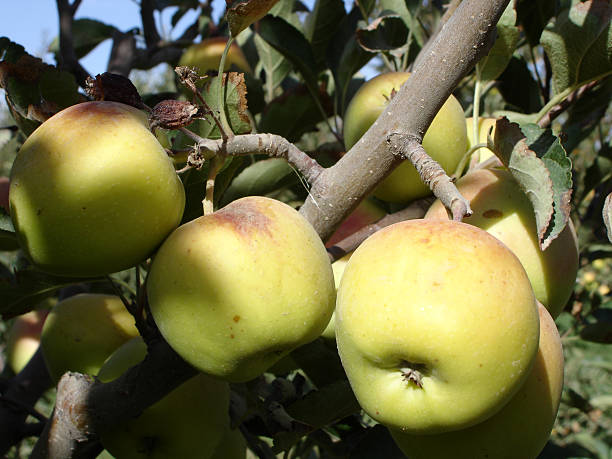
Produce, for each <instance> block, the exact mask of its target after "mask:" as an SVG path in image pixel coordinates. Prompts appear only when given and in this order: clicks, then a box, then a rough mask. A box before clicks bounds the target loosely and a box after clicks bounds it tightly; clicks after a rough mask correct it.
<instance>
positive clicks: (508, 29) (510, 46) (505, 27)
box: [476, 2, 520, 82]
mask: <svg viewBox="0 0 612 459" xmlns="http://www.w3.org/2000/svg"><path fill="white" fill-rule="evenodd" d="M515 23H516V11H515V10H514V2H510V3H508V6H507V7H506V9H505V10H504V13H503V14H502V16H501V18H500V19H499V22H498V23H497V38H496V39H495V44H494V45H493V47H492V48H491V49H490V50H489V53H488V54H487V55H486V56H485V57H484V58H482V59H481V60H480V62H478V64H476V68H477V70H478V71H479V72H480V80H481V81H483V82H487V81H493V80H496V79H497V78H498V77H499V76H500V75H501V74H502V72H503V71H504V69H505V68H506V67H507V66H508V63H509V62H510V59H512V54H513V53H514V51H515V49H516V45H517V43H518V40H519V36H520V32H519V29H518V27H516V26H515V25H514V24H515Z"/></svg>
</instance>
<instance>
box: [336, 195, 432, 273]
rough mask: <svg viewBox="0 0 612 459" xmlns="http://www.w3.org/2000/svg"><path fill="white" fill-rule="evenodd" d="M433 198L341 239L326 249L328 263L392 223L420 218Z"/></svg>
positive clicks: (385, 217) (419, 202)
mask: <svg viewBox="0 0 612 459" xmlns="http://www.w3.org/2000/svg"><path fill="white" fill-rule="evenodd" d="M433 200H434V199H433V198H432V197H431V196H430V197H427V198H423V199H419V200H418V201H414V202H413V203H412V204H410V205H409V206H407V207H405V208H404V209H402V210H399V211H397V212H394V213H392V214H387V215H385V216H384V217H383V218H381V219H380V220H378V221H376V222H374V223H371V224H369V225H366V226H364V227H363V228H361V229H359V230H357V231H355V232H354V233H353V234H351V235H350V236H348V237H346V238H344V239H342V240H341V241H339V242H337V243H336V244H334V245H333V246H331V247H328V248H327V253H328V255H329V258H330V261H332V262H333V261H336V260H337V259H338V258H341V257H343V256H344V255H346V254H347V253H349V252H352V251H353V250H355V249H356V248H357V247H359V245H360V244H361V243H362V242H363V241H365V240H366V239H367V238H368V237H369V236H371V235H372V234H374V233H375V232H377V231H378V230H381V229H383V228H384V227H386V226H389V225H392V224H394V223H398V222H402V221H404V220H414V219H415V218H422V217H423V216H424V215H425V212H427V209H429V207H430V206H431V204H432V202H433Z"/></svg>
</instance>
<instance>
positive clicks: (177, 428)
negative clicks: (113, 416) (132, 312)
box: [98, 337, 244, 459]
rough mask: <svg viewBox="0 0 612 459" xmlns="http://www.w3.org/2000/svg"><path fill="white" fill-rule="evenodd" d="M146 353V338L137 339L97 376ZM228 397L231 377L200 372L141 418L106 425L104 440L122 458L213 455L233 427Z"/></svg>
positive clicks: (116, 371) (104, 377) (107, 375)
mask: <svg viewBox="0 0 612 459" xmlns="http://www.w3.org/2000/svg"><path fill="white" fill-rule="evenodd" d="M146 353H147V347H146V344H145V343H144V341H143V340H142V338H141V337H136V338H133V339H132V340H130V341H128V342H126V343H125V344H123V345H122V346H121V347H120V348H119V349H117V350H116V351H115V352H114V353H113V354H112V355H111V356H110V357H109V358H108V360H107V361H106V362H104V365H103V366H102V368H100V372H99V373H98V379H99V380H100V381H102V382H109V381H112V380H114V379H116V378H118V377H119V376H120V375H121V374H123V373H124V372H125V371H126V370H127V369H128V368H129V367H131V366H134V365H136V364H138V363H139V362H141V361H142V360H143V359H144V357H145V355H146ZM229 396H230V391H229V385H228V384H227V383H226V382H223V381H220V380H218V379H214V378H212V377H210V376H208V375H205V374H199V375H197V376H195V377H193V378H191V379H189V380H188V381H186V382H184V383H183V384H181V385H180V386H179V387H177V388H176V389H174V390H173V391H172V392H170V393H169V394H168V395H166V396H165V397H164V398H163V399H161V400H160V401H158V402H157V403H155V404H153V405H151V406H150V407H148V408H147V409H145V410H144V411H143V412H142V414H141V415H140V416H139V417H137V418H135V419H126V420H124V421H122V422H119V423H117V424H115V425H112V426H105V427H102V428H101V429H100V441H101V443H102V445H103V446H104V447H105V448H106V449H107V450H108V452H109V453H111V454H112V455H113V456H115V457H116V458H117V459H123V458H130V459H135V458H141V457H142V458H151V459H154V458H158V459H162V458H164V459H165V458H170V457H176V458H196V457H197V458H201V459H207V458H212V457H213V455H214V454H215V451H216V450H217V448H218V447H219V446H220V444H221V440H222V439H223V437H224V436H225V434H226V433H227V432H228V431H229ZM243 457H244V456H243Z"/></svg>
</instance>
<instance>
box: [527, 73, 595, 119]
mask: <svg viewBox="0 0 612 459" xmlns="http://www.w3.org/2000/svg"><path fill="white" fill-rule="evenodd" d="M599 82H600V80H595V81H591V82H590V83H587V84H585V85H584V86H581V87H579V88H578V89H576V90H575V91H574V92H572V93H571V94H570V95H569V96H567V97H566V98H565V99H564V100H562V101H561V102H560V103H558V104H557V105H555V106H554V107H552V108H551V109H550V110H549V111H548V112H547V113H546V114H545V115H544V116H543V117H542V118H541V119H540V120H539V121H538V126H540V127H541V128H547V127H550V125H551V123H552V122H553V120H554V119H555V118H557V117H558V116H559V115H561V114H562V113H563V112H564V111H565V110H567V109H568V108H569V106H570V105H572V104H573V103H575V102H576V101H578V100H580V99H581V98H582V97H583V96H584V95H585V94H586V93H587V92H589V91H590V90H591V89H592V88H593V87H594V86H596V85H597V84H598V83H599Z"/></svg>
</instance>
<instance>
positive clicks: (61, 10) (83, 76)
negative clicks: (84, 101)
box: [57, 0, 89, 88]
mask: <svg viewBox="0 0 612 459" xmlns="http://www.w3.org/2000/svg"><path fill="white" fill-rule="evenodd" d="M80 3H81V1H80V0H75V2H74V3H73V4H70V3H69V2H68V0H57V12H58V15H59V43H60V52H59V67H60V68H61V69H64V70H67V71H69V72H71V73H73V74H74V75H75V77H76V80H77V83H79V85H80V86H81V87H82V88H84V87H85V81H86V80H87V77H88V76H89V73H87V70H85V69H84V68H83V66H82V65H81V63H80V62H79V60H78V59H77V57H76V53H75V51H74V45H73V43H72V20H73V18H74V14H75V13H76V10H77V8H78V7H79V5H80Z"/></svg>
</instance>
